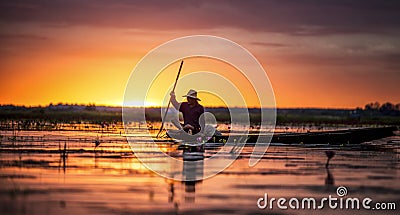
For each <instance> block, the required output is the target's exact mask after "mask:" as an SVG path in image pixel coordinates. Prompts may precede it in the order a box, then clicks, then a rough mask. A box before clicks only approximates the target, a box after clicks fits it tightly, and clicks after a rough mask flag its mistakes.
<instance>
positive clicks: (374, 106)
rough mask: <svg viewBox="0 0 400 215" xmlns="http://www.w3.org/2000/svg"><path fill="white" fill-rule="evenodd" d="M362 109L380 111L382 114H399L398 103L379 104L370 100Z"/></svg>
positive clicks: (399, 104)
mask: <svg viewBox="0 0 400 215" xmlns="http://www.w3.org/2000/svg"><path fill="white" fill-rule="evenodd" d="M364 111H366V112H375V113H381V114H382V115H389V116H400V103H398V104H392V103H390V102H386V103H383V104H380V103H379V102H371V103H368V104H366V105H365V107H364Z"/></svg>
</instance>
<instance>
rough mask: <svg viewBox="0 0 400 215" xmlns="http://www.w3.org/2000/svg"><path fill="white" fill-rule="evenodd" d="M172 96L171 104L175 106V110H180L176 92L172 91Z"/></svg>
mask: <svg viewBox="0 0 400 215" xmlns="http://www.w3.org/2000/svg"><path fill="white" fill-rule="evenodd" d="M169 95H170V96H171V103H172V105H173V106H174V108H175V109H177V110H179V106H180V105H181V104H180V103H179V102H178V101H176V96H175V92H174V91H172V92H171V93H170V94H169Z"/></svg>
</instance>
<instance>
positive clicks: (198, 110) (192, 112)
mask: <svg viewBox="0 0 400 215" xmlns="http://www.w3.org/2000/svg"><path fill="white" fill-rule="evenodd" d="M170 96H171V103H172V105H173V106H174V107H175V109H177V110H179V111H180V112H182V114H183V121H184V123H183V125H182V128H183V130H184V131H186V132H187V133H189V134H197V133H199V132H200V130H201V126H200V122H199V119H200V115H201V114H203V113H204V107H203V106H202V105H201V104H199V101H201V100H200V99H199V98H197V91H195V90H192V89H191V90H189V92H188V93H187V94H186V95H184V96H183V97H186V99H187V102H182V103H179V102H178V101H176V96H175V92H174V91H172V92H171V93H170Z"/></svg>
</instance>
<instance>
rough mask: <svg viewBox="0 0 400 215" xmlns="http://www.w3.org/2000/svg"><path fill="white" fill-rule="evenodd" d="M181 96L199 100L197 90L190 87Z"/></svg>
mask: <svg viewBox="0 0 400 215" xmlns="http://www.w3.org/2000/svg"><path fill="white" fill-rule="evenodd" d="M183 97H190V98H193V99H196V100H198V101H201V100H200V99H199V98H197V91H196V90H192V89H190V90H189V92H188V93H187V94H186V95H184V96H183Z"/></svg>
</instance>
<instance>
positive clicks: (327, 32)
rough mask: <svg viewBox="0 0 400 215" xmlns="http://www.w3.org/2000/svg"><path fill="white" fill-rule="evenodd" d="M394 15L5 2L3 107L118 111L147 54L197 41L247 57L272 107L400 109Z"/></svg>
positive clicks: (331, 9) (399, 40)
mask: <svg viewBox="0 0 400 215" xmlns="http://www.w3.org/2000/svg"><path fill="white" fill-rule="evenodd" d="M399 11H400V4H399V3H398V1H350V2H349V1H329V2H328V1H305V2H303V1H161V0H159V1H119V0H117V1H94V0H88V1H75V0H72V1H34V0H32V1H2V2H1V3H0V26H1V27H0V56H1V57H0V104H15V105H27V106H31V105H47V104H49V103H51V102H52V103H58V102H63V103H79V104H80V103H84V104H87V103H96V104H97V105H113V106H119V105H122V101H123V95H124V89H125V85H126V82H127V80H128V78H129V75H130V73H131V71H132V70H133V68H134V67H135V65H136V64H137V63H138V61H139V60H140V59H141V58H142V57H144V56H145V55H146V53H147V52H149V51H150V50H152V49H154V48H155V47H157V46H158V45H160V44H162V43H164V42H167V41H169V40H172V39H175V38H177V37H182V36H188V35H197V34H209V35H215V36H219V37H224V38H227V39H229V40H232V41H234V42H236V43H238V44H240V45H241V46H243V47H245V48H246V49H247V50H249V51H250V52H251V53H252V54H253V55H254V56H255V57H256V58H257V59H258V61H259V62H260V63H261V64H262V66H263V67H264V69H265V70H266V72H267V75H268V76H269V79H270V81H271V84H272V86H273V89H274V93H275V96H276V103H277V107H322V108H354V107H357V106H364V105H365V104H366V103H369V102H374V101H378V102H381V103H382V102H386V101H388V102H392V103H400V94H399V92H400V84H399V83H400V12H399ZM171 63H172V62H171ZM174 65H178V64H173V65H171V67H172V66H174ZM185 66H186V67H185ZM222 67H223V66H222ZM185 68H186V69H187V70H188V69H189V68H192V69H193V68H196V66H192V67H190V66H187V65H186V64H185V65H184V71H185ZM208 69H211V70H223V68H221V66H215V67H213V68H208ZM176 70H177V66H175V67H173V68H171V71H173V72H171V76H170V78H165V82H166V83H168V84H167V85H170V84H173V81H174V77H175V75H176V72H177V71H176ZM187 70H186V71H187ZM164 75H165V74H164ZM166 76H169V75H166ZM160 78H162V77H160ZM171 82H172V83H171ZM241 87H243V88H245V87H246V85H245V84H243V85H242V86H241ZM184 91H186V89H183V90H182V91H181V92H180V94H179V95H182V93H184ZM165 95H166V93H165V92H161V93H160V95H159V96H157V95H154V96H153V97H152V100H151V104H152V105H160V104H161V102H162V99H163V98H164V96H165ZM252 99H253V98H248V100H250V101H249V102H250V103H252ZM210 101H211V102H210ZM212 102H214V101H213V100H212V99H211V98H210V100H209V101H207V99H204V100H203V104H204V105H211V103H212Z"/></svg>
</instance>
